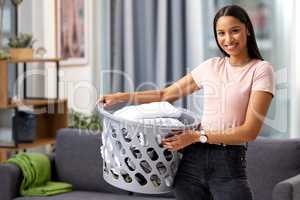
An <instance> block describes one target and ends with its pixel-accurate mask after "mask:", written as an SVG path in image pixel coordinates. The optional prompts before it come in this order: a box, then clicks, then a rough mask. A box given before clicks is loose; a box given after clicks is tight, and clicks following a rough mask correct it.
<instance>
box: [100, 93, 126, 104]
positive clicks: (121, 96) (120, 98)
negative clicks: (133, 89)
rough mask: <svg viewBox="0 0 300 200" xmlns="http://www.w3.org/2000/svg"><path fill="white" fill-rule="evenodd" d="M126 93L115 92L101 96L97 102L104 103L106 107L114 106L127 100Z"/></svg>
mask: <svg viewBox="0 0 300 200" xmlns="http://www.w3.org/2000/svg"><path fill="white" fill-rule="evenodd" d="M125 97H126V93H121V92H118V93H113V94H108V95H104V96H101V97H99V99H98V100H97V104H103V106H104V107H109V106H113V105H115V104H117V103H120V102H124V101H126V98H125Z"/></svg>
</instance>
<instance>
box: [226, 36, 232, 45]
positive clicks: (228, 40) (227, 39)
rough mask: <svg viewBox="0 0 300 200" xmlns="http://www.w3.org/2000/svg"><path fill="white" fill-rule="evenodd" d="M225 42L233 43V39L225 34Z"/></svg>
mask: <svg viewBox="0 0 300 200" xmlns="http://www.w3.org/2000/svg"><path fill="white" fill-rule="evenodd" d="M225 41H226V42H227V43H231V42H233V37H232V36H231V35H230V34H226V36H225Z"/></svg>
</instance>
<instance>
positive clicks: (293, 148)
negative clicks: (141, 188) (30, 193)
mask: <svg viewBox="0 0 300 200" xmlns="http://www.w3.org/2000/svg"><path fill="white" fill-rule="evenodd" d="M100 143H101V136H100V134H93V133H90V132H87V131H82V130H76V129H62V130H60V131H59V132H58V134H57V144H56V151H55V155H54V156H50V158H51V163H52V176H53V177H52V178H53V179H54V180H57V181H65V182H69V183H71V184H72V185H73V187H74V191H73V192H69V193H64V194H60V195H56V196H50V197H19V194H18V188H19V185H20V180H21V178H22V174H21V172H20V170H19V169H18V167H16V166H15V165H12V164H0V200H12V199H15V200H117V199H122V200H126V199H128V200H129V199H131V200H150V199H157V200H172V199H175V197H174V194H173V193H168V194H162V195H143V194H136V193H130V192H127V191H123V190H120V189H117V188H114V187H112V186H110V185H109V184H107V183H106V182H105V181H104V180H103V178H102V160H101V156H100V145H101V144H100ZM248 176H249V179H250V184H251V186H252V188H253V193H254V200H299V199H300V140H292V139H286V140H273V139H261V138H260V139H257V140H256V141H255V142H252V143H250V144H249V149H248Z"/></svg>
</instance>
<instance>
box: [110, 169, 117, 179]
mask: <svg viewBox="0 0 300 200" xmlns="http://www.w3.org/2000/svg"><path fill="white" fill-rule="evenodd" d="M110 172H111V173H112V176H113V178H114V179H119V174H118V173H117V171H116V170H115V169H114V168H111V170H110Z"/></svg>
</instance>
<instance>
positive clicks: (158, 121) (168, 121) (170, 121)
mask: <svg viewBox="0 0 300 200" xmlns="http://www.w3.org/2000/svg"><path fill="white" fill-rule="evenodd" d="M136 121H137V122H140V123H143V124H151V125H155V126H176V127H184V124H183V123H182V122H181V121H179V120H178V119H174V118H162V117H160V118H154V119H138V120H136Z"/></svg>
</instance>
